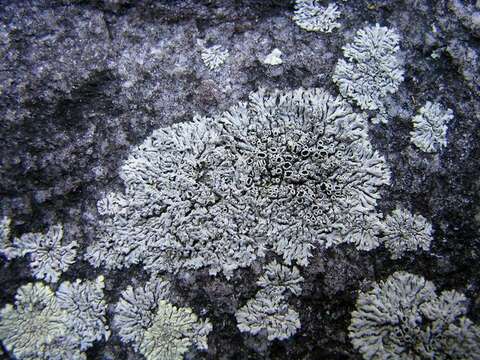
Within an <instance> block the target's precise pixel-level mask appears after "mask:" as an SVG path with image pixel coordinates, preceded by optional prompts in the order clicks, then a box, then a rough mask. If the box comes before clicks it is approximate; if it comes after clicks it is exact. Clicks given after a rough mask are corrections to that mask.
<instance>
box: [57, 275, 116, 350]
mask: <svg viewBox="0 0 480 360" xmlns="http://www.w3.org/2000/svg"><path fill="white" fill-rule="evenodd" d="M104 281H105V279H104V277H103V276H99V277H98V278H97V279H96V280H95V281H82V280H79V279H77V280H76V281H75V282H74V283H70V282H68V281H66V282H63V283H62V284H61V285H60V287H59V288H58V290H57V292H56V296H57V302H58V305H59V307H60V308H61V309H62V310H65V311H66V312H67V313H68V317H69V321H68V323H69V324H71V325H70V326H72V327H73V328H74V331H75V333H76V334H77V335H78V336H79V338H80V350H85V349H88V348H89V347H91V346H92V344H93V342H94V341H97V340H102V339H108V337H109V336H110V331H109V329H108V326H107V325H106V322H107V320H106V310H107V304H106V303H105V301H104V300H103V289H104V287H105V283H104Z"/></svg>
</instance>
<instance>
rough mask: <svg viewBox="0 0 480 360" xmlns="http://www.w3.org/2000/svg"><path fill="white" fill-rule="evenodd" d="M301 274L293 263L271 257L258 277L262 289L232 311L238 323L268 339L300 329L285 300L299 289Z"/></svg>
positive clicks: (301, 280)
mask: <svg viewBox="0 0 480 360" xmlns="http://www.w3.org/2000/svg"><path fill="white" fill-rule="evenodd" d="M302 282H303V277H302V276H301V275H300V272H299V271H298V269H297V268H296V267H293V269H290V268H289V267H287V266H285V265H283V264H279V263H277V262H276V261H272V262H271V263H269V264H268V265H267V266H265V272H264V273H263V275H262V276H261V277H260V279H259V280H258V281H257V285H259V286H260V287H261V289H260V290H259V291H258V292H257V294H256V295H255V297H254V298H253V299H250V300H248V301H247V303H246V304H245V306H243V307H242V308H240V309H238V310H237V312H236V313H235V317H236V319H237V327H238V328H239V329H240V331H242V332H248V333H250V334H252V335H257V334H259V333H264V334H265V335H267V338H268V340H270V341H271V340H274V339H279V340H284V339H287V338H289V337H290V336H292V335H294V334H295V333H296V332H297V330H298V329H300V326H301V324H300V318H299V315H298V313H297V312H296V311H295V310H293V309H291V307H290V305H289V304H288V302H287V300H288V297H289V296H291V295H297V296H298V295H300V293H301V292H302V286H301V284H302Z"/></svg>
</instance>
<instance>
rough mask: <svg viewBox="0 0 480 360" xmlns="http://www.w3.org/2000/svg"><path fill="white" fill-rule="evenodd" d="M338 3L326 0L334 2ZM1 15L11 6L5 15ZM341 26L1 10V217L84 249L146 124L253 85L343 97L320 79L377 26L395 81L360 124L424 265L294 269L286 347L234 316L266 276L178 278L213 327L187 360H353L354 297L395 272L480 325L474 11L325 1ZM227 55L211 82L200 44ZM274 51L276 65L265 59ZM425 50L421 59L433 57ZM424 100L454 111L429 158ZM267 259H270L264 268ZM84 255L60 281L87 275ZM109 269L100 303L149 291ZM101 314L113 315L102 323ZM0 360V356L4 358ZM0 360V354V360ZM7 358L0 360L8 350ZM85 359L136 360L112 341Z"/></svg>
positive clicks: (199, 8) (282, 15)
mask: <svg viewBox="0 0 480 360" xmlns="http://www.w3.org/2000/svg"><path fill="white" fill-rule="evenodd" d="M332 1H333V0H332ZM8 3H10V4H8ZM337 3H338V5H339V8H340V10H341V11H342V13H343V16H342V17H341V19H340V22H341V25H342V26H341V28H340V29H338V30H335V31H333V32H332V33H330V34H317V33H309V32H306V31H304V30H302V29H301V28H299V27H298V26H296V25H295V24H294V22H293V21H292V20H291V17H292V15H293V9H294V7H293V1H282V0H270V1H268V0H263V1H254V0H249V1H246V0H245V1H234V0H230V1H223V0H218V1H215V0H211V1H207V0H186V1H166V0H164V1H160V0H159V1H154V0H151V1H142V0H138V1H133V0H132V1H128V0H123V1H120V0H116V1H115V0H104V1H94V0H91V1H87V0H85V1H81V0H71V1H68V0H63V1H61V0H44V1H35V0H31V1H5V2H2V5H1V6H0V133H1V134H0V162H1V167H0V193H1V199H0V206H1V210H2V212H3V214H4V215H9V216H11V217H12V232H13V235H15V236H18V235H21V234H23V233H25V232H39V231H45V230H46V229H47V228H48V227H49V226H51V225H52V224H56V223H64V224H65V225H64V229H65V238H66V239H67V240H75V241H77V242H78V243H79V244H80V247H79V250H78V253H79V254H82V253H83V252H84V249H85V248H86V246H87V245H88V244H89V243H91V242H92V241H94V232H95V224H96V223H97V217H98V214H97V211H96V207H95V204H96V201H97V200H98V199H100V198H102V197H103V195H104V194H105V193H106V192H107V191H112V190H120V182H119V180H118V177H117V174H118V172H117V170H118V167H119V166H120V164H121V162H122V161H123V160H124V159H125V158H126V156H127V154H128V150H129V147H130V146H131V145H134V144H138V143H141V142H142V140H143V139H144V138H145V137H146V136H148V135H149V134H150V133H151V131H152V130H153V129H154V128H157V127H160V126H165V125H168V124H172V123H174V122H179V121H185V120H188V119H191V117H192V115H193V113H194V112H198V113H201V114H213V113H217V112H220V111H222V110H225V109H227V108H228V107H229V106H231V105H233V104H235V103H236V102H238V101H239V100H241V99H245V98H246V96H247V94H248V93H249V92H250V91H252V90H254V89H257V88H258V87H260V86H263V87H267V88H274V87H276V88H280V89H289V88H297V87H302V86H303V87H314V86H320V87H324V88H326V89H327V90H328V91H330V92H331V93H333V94H338V91H337V89H336V87H335V86H334V84H333V82H332V80H331V75H332V72H333V69H334V67H335V64H336V61H337V59H338V58H341V57H342V50H341V47H342V46H343V45H345V44H346V43H348V42H351V40H352V39H353V36H354V34H355V31H356V30H357V29H359V28H361V27H364V26H366V25H369V24H375V23H379V24H380V25H382V26H388V27H390V28H394V29H396V30H397V31H398V33H399V34H400V35H401V42H400V44H401V53H402V58H403V61H404V64H405V81H404V82H403V83H402V84H401V85H400V88H399V91H398V92H397V93H396V94H395V95H394V96H392V97H390V98H389V99H388V101H387V106H386V107H387V111H388V114H389V116H390V120H389V122H388V124H386V125H385V124H381V125H372V126H371V131H370V134H371V137H372V140H371V141H372V143H373V144H374V146H375V147H376V148H377V149H378V150H379V151H381V152H382V153H383V154H384V155H385V156H386V158H387V162H388V163H389V165H390V167H391V169H392V174H393V176H392V185H391V186H390V187H389V188H388V189H385V194H384V196H383V197H382V201H381V203H380V207H381V210H383V211H385V212H387V211H390V210H393V209H394V208H395V207H397V206H398V205H401V206H403V207H406V208H408V209H410V210H412V211H413V212H415V213H419V214H421V215H423V216H424V217H426V218H427V219H429V220H430V221H431V222H432V224H433V229H434V241H433V243H432V248H431V252H430V254H426V253H425V254H418V255H417V256H411V257H409V258H404V259H401V260H396V261H393V260H391V259H390V258H389V256H388V254H387V252H386V251H385V250H376V251H373V252H370V253H362V252H358V251H356V250H355V249H354V248H353V246H348V245H342V246H339V247H336V248H331V249H328V250H324V249H319V250H317V251H316V253H315V257H314V258H313V259H312V263H311V265H310V266H309V267H307V268H304V269H302V276H303V277H304V278H305V284H304V290H303V292H302V295H301V296H299V297H298V298H294V299H292V300H290V303H291V305H292V306H293V307H294V308H295V309H296V310H297V311H298V312H299V314H300V320H301V323H302V328H301V329H300V330H299V331H298V333H297V334H296V335H295V336H294V337H292V338H291V339H289V340H286V341H281V342H280V341H274V342H273V343H272V344H269V343H268V342H267V340H266V339H262V338H259V337H254V336H248V335H246V334H241V333H240V332H239V330H238V329H237V327H236V323H235V318H234V311H235V309H236V308H239V307H241V306H243V305H245V303H246V302H247V300H248V299H249V298H251V297H253V296H254V294H255V293H256V291H257V290H258V289H257V287H256V286H255V281H256V279H257V278H258V277H259V275H260V274H261V273H262V270H261V266H260V265H261V264H256V265H255V266H254V267H253V268H251V269H248V270H240V271H237V272H236V273H235V276H234V277H233V278H232V279H231V280H230V281H227V280H226V279H225V278H223V277H222V276H217V277H216V278H213V277H210V276H208V274H207V273H206V272H199V273H197V274H183V275H180V276H177V277H176V278H173V279H172V281H173V284H174V288H175V289H176V293H177V294H178V299H177V300H178V301H177V303H178V304H179V305H182V306H190V307H192V309H193V310H194V311H195V312H196V313H198V314H202V315H204V316H206V317H208V318H209V319H210V320H211V322H212V324H213V331H212V333H211V334H210V336H209V339H208V345H209V349H208V352H195V350H194V351H192V352H191V353H190V354H189V355H188V356H187V358H188V359H305V360H307V359H312V360H313V359H320V358H322V359H359V358H360V356H359V355H358V354H357V353H356V352H355V351H354V350H353V348H352V346H351V345H350V343H349V341H348V338H347V327H348V324H349V322H350V312H351V311H352V310H353V308H354V302H355V299H356V290H358V289H363V290H367V289H369V288H370V286H371V283H372V281H376V280H381V279H385V278H386V277H388V275H390V274H392V273H393V272H394V271H397V270H405V271H409V272H412V273H416V274H421V275H423V276H424V277H425V278H427V279H428V280H431V281H433V282H434V283H435V284H436V285H437V286H438V289H439V290H443V289H456V290H457V291H459V292H463V293H465V295H466V296H467V297H468V298H470V299H471V300H472V306H471V307H470V309H469V313H468V315H469V317H470V318H471V319H472V320H475V321H477V322H478V321H479V320H480V280H479V278H478V274H479V273H480V265H479V264H480V241H479V239H480V237H479V232H478V229H479V226H480V204H479V196H480V139H479V137H480V118H479V117H480V101H479V96H480V76H479V73H480V65H479V56H480V55H479V45H480V38H479V14H478V12H480V9H479V8H478V7H479V5H477V4H478V2H476V1H475V0H465V1H460V0H449V1H447V0H438V1H437V0H378V1H367V0H357V1H340V0H338V1H337ZM198 39H202V40H205V41H206V45H207V46H210V45H216V44H218V45H221V46H222V47H223V48H225V49H228V50H229V52H230V54H231V55H230V57H229V59H227V61H226V62H225V64H224V65H223V66H222V67H220V69H218V70H216V71H210V70H208V69H207V68H206V67H205V65H204V64H203V62H202V60H201V57H200V48H199V47H198V44H197V40H198ZM274 48H278V49H280V50H281V51H282V53H283V56H282V59H283V64H281V65H279V66H275V67H274V66H269V65H265V64H263V63H262V60H263V59H264V58H265V56H266V55H268V54H269V53H270V52H271V51H272V50H273V49H274ZM432 55H433V56H432ZM426 101H432V102H433V101H437V102H441V103H442V104H443V105H444V106H445V107H447V108H451V109H452V110H453V112H454V115H455V118H454V119H453V120H452V121H451V122H450V125H449V131H448V146H447V147H446V148H445V149H444V150H443V151H442V152H441V153H440V154H436V155H429V154H423V153H421V152H419V151H417V150H416V149H415V148H414V146H412V144H411V143H410V135H409V133H410V131H411V130H412V122H411V118H412V117H413V116H414V115H415V113H416V111H417V110H418V108H419V107H421V106H422V105H423V104H424V103H425V102H426ZM269 260H271V259H266V261H269ZM0 267H1V268H0V283H1V291H0V305H1V306H2V307H3V306H4V304H5V303H7V302H10V303H11V302H12V300H13V296H14V293H15V290H16V289H17V288H18V287H19V286H21V285H22V284H26V283H27V282H29V281H32V278H31V275H30V272H29V270H28V261H27V260H25V259H18V260H13V261H11V262H9V263H6V262H5V261H4V259H0ZM101 272H102V270H96V269H93V268H92V267H91V266H89V265H88V263H86V262H85V261H83V260H81V259H79V261H78V262H77V263H76V264H74V265H72V266H71V267H70V269H69V270H68V272H67V273H65V274H63V276H62V278H61V279H62V281H63V280H72V279H75V278H77V277H83V278H89V279H93V278H95V276H97V275H98V274H100V273H101ZM103 273H104V274H105V282H106V289H105V292H106V297H107V300H108V302H109V303H111V304H113V303H115V302H116V301H118V299H119V296H120V292H121V291H122V290H123V289H125V288H126V286H127V285H128V284H132V285H133V286H135V284H138V283H139V282H141V281H145V280H146V279H147V275H146V274H145V273H144V272H143V271H142V269H141V267H140V266H138V267H135V268H131V269H129V270H128V271H124V272H120V271H118V272H109V273H106V272H104V271H103ZM111 310H112V309H110V314H109V316H110V319H111V315H112V311H111ZM0 354H1V351H0ZM1 356H2V355H0V357H1ZM4 356H6V355H4ZM88 356H89V359H112V360H113V359H116V360H123V359H139V358H141V357H140V355H138V354H135V353H134V352H133V350H132V349H131V348H130V347H128V346H126V345H123V344H121V342H120V341H119V338H118V337H117V336H115V335H113V336H112V338H111V339H110V340H109V341H108V342H107V343H106V344H103V343H101V344H97V345H96V346H95V347H94V348H92V349H90V350H89V351H88Z"/></svg>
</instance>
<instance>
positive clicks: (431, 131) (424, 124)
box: [410, 101, 453, 153]
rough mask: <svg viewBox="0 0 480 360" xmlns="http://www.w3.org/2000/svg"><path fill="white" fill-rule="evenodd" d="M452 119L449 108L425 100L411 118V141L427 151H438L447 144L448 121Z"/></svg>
mask: <svg viewBox="0 0 480 360" xmlns="http://www.w3.org/2000/svg"><path fill="white" fill-rule="evenodd" d="M452 119H453V111H452V110H451V109H447V110H445V109H444V108H443V107H442V106H441V105H440V104H438V103H431V102H430V101H427V103H426V104H425V106H423V107H421V108H420V110H419V114H418V115H416V116H415V117H414V118H413V131H412V132H410V135H411V141H412V143H413V144H415V146H417V147H418V148H419V149H420V150H422V151H424V152H427V153H435V152H438V151H440V150H441V149H442V148H443V147H445V146H446V145H447V129H448V123H449V122H450V121H451V120H452Z"/></svg>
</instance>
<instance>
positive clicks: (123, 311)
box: [114, 278, 212, 360]
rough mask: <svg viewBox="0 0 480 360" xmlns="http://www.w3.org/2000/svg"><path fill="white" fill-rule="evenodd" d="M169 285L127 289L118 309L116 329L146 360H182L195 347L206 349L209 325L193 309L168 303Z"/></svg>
mask: <svg viewBox="0 0 480 360" xmlns="http://www.w3.org/2000/svg"><path fill="white" fill-rule="evenodd" d="M169 288H170V286H169V284H168V283H167V282H165V281H163V280H161V279H158V278H154V279H151V280H150V281H149V282H148V283H147V284H146V285H145V286H144V287H139V288H136V289H133V288H132V287H131V286H129V287H127V289H126V290H125V291H123V292H122V295H121V299H120V301H119V302H118V304H117V306H116V308H115V318H114V326H115V327H116V328H118V330H119V334H120V338H121V339H122V341H124V342H127V343H132V345H133V348H134V349H135V351H138V352H140V353H141V354H143V355H144V356H145V357H146V359H147V360H175V359H179V360H181V359H183V354H184V353H186V352H187V351H188V350H189V349H190V348H191V347H192V346H195V347H197V348H199V349H201V350H205V349H207V347H208V346H207V336H208V334H209V333H210V331H211V330H212V326H211V324H210V322H209V321H208V319H207V320H200V319H198V317H197V316H196V315H195V314H194V313H193V312H192V310H191V309H190V308H182V307H176V306H174V305H173V304H171V303H170V302H169V301H168V300H166V299H167V298H168V296H169Z"/></svg>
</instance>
